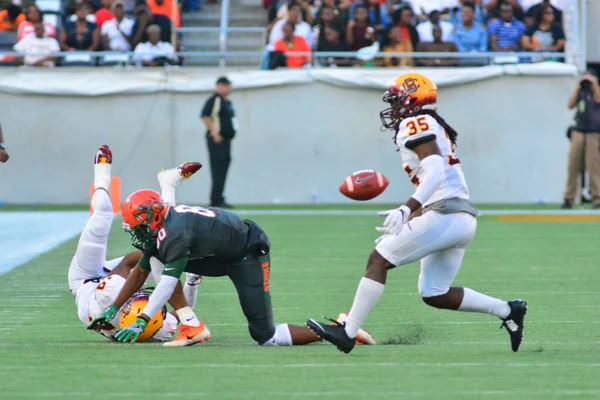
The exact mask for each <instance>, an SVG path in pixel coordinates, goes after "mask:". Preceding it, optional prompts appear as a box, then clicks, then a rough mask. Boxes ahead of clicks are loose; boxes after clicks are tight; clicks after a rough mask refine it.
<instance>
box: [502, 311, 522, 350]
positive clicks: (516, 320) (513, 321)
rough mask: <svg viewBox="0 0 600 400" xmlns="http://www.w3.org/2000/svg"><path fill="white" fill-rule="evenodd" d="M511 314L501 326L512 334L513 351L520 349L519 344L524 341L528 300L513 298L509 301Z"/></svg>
mask: <svg viewBox="0 0 600 400" xmlns="http://www.w3.org/2000/svg"><path fill="white" fill-rule="evenodd" d="M508 305H509V306H510V314H509V315H508V317H506V318H505V319H503V320H502V325H500V328H502V327H504V328H506V330H507V331H508V334H509V335H510V345H511V347H512V351H514V352H516V351H519V346H521V342H522V341H523V328H524V326H523V322H524V320H525V314H527V302H526V301H525V300H511V301H509V302H508Z"/></svg>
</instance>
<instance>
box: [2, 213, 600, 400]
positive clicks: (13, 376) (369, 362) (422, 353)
mask: <svg viewBox="0 0 600 400" xmlns="http://www.w3.org/2000/svg"><path fill="white" fill-rule="evenodd" d="M253 219H254V220H255V221H257V222H258V223H259V224H260V225H261V226H262V227H263V228H264V229H265V230H266V231H267V233H268V234H269V235H270V237H271V239H272V242H273V251H272V261H273V263H272V276H271V290H272V292H273V304H274V310H275V319H276V322H290V323H302V322H303V321H304V320H305V319H307V318H309V317H317V318H321V317H322V316H324V315H325V316H332V317H335V316H336V315H337V314H338V313H339V312H340V311H346V310H347V309H348V308H349V307H350V304H351V302H352V299H353V295H354V291H355V289H356V285H357V283H358V280H359V278H360V276H361V274H362V272H363V269H364V265H365V261H366V258H367V255H368V254H369V252H370V251H371V250H372V248H373V239H374V238H375V237H376V236H377V232H375V230H374V226H375V225H376V224H377V223H378V222H379V220H378V217H376V216H373V217H371V216H253ZM119 225H120V223H119V222H118V221H116V222H115V224H114V225H113V233H112V236H111V240H110V244H109V257H116V256H119V255H122V254H124V253H125V252H128V251H130V250H131V246H130V245H129V241H128V236H126V235H125V234H124V233H123V232H122V231H121V229H120V226H119ZM32 240H35V238H32ZM598 243H600V230H599V229H598V223H597V222H500V221H497V220H496V219H495V218H493V217H484V218H481V219H480V221H479V227H478V233H477V235H476V238H475V241H474V242H473V244H472V245H471V247H470V249H469V251H468V252H467V255H466V258H465V261H464V264H463V267H462V269H461V272H460V274H459V276H458V278H457V280H456V284H458V285H465V286H469V287H471V288H474V289H477V290H480V291H483V292H486V293H488V294H490V295H494V296H498V297H502V298H504V299H512V298H524V299H526V300H527V301H528V302H529V313H528V315H527V319H526V331H525V332H526V333H525V343H524V344H523V346H522V348H521V351H520V352H519V353H513V352H512V351H511V350H510V344H509V340H508V335H507V333H506V332H505V330H504V329H500V321H499V320H498V319H496V318H494V317H491V316H488V315H481V314H468V313H458V312H450V311H440V310H435V309H431V308H428V307H427V306H425V305H424V304H423V303H422V302H421V300H420V298H419V296H418V295H417V294H416V291H417V289H416V285H417V276H418V265H417V264H412V265H409V266H406V267H402V268H401V269H398V270H396V271H393V272H392V273H391V275H390V278H389V279H388V285H387V288H386V292H385V293H384V295H383V297H382V300H381V301H380V303H379V304H378V306H377V308H376V309H375V311H374V312H373V313H372V314H371V316H370V317H369V318H368V320H367V322H366V326H365V327H366V328H367V329H368V330H370V331H371V332H372V333H373V334H374V335H375V337H376V338H377V339H378V340H379V341H380V343H385V342H392V343H396V344H389V345H378V346H372V347H366V346H364V347H358V348H356V349H355V351H354V352H352V353H351V354H350V355H344V354H342V353H340V352H338V351H337V350H336V349H335V348H334V347H333V346H330V345H328V344H315V345H309V346H305V347H296V348H291V347H289V348H261V347H258V346H256V345H255V344H254V343H253V342H252V340H251V338H250V336H249V334H248V332H247V328H246V326H245V319H244V317H243V315H242V312H241V310H240V307H239V304H238V302H237V297H236V293H235V291H234V288H233V285H232V284H231V283H230V282H229V280H228V279H227V278H207V279H205V281H204V283H203V284H202V286H201V288H200V296H199V300H198V305H197V306H196V311H197V313H198V314H199V316H201V317H202V318H203V319H204V320H205V322H206V323H207V325H208V326H209V328H210V329H211V331H212V334H213V339H212V340H211V341H210V342H208V343H206V344H203V345H198V346H194V347H190V348H182V349H167V348H163V347H162V346H161V345H159V344H136V345H121V344H114V343H109V342H108V341H106V340H105V339H104V338H103V337H101V336H99V335H97V334H95V333H92V332H90V331H86V330H85V328H84V327H83V326H82V325H81V323H80V322H79V320H78V318H77V315H76V310H75V304H74V300H73V298H72V296H71V294H70V292H69V290H68V287H67V269H68V266H69V262H70V258H71V256H72V254H73V252H74V250H75V246H76V240H71V241H69V242H67V243H65V244H64V245H62V246H60V247H59V248H57V249H55V250H53V251H51V252H49V253H46V254H44V255H42V256H40V257H38V258H36V259H34V260H33V261H31V262H29V263H27V264H26V265H23V266H21V267H18V268H16V269H14V270H13V271H11V272H9V273H7V274H4V275H0V304H2V306H3V307H2V309H0V322H1V324H0V399H103V400H106V399H111V398H127V399H138V398H139V399H144V400H148V399H193V398H206V399H287V398H292V399H294V398H320V397H322V398H325V399H353V400H355V399H365V400H369V399H432V400H439V399H456V400H463V399H507V398H510V399H519V400H522V399H544V400H547V399H598V398H600V380H599V379H598V377H599V376H600V292H599V290H598V283H599V279H598V276H600V274H599V272H598V271H599V270H598V268H600V250H599V247H598Z"/></svg>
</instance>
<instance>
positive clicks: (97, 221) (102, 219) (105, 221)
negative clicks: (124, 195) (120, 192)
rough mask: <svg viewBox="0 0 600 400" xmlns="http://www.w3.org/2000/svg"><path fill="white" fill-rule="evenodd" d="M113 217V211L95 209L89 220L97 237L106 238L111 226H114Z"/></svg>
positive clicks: (92, 232)
mask: <svg viewBox="0 0 600 400" xmlns="http://www.w3.org/2000/svg"><path fill="white" fill-rule="evenodd" d="M113 218H114V215H113V213H112V211H111V212H106V211H94V214H92V216H91V217H90V220H89V221H88V228H89V231H90V233H91V234H92V235H94V236H95V237H96V238H97V239H103V238H106V237H107V236H108V234H109V233H110V227H111V226H112V221H113ZM92 240H93V239H92Z"/></svg>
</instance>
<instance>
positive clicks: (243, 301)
mask: <svg viewBox="0 0 600 400" xmlns="http://www.w3.org/2000/svg"><path fill="white" fill-rule="evenodd" d="M246 222H247V223H248V224H249V225H250V231H251V233H250V237H252V236H254V237H260V236H263V237H264V239H263V240H262V241H263V242H264V243H268V239H267V238H266V234H265V233H264V232H263V231H262V229H261V228H260V227H259V226H258V225H257V224H255V223H253V222H250V221H246ZM226 268H227V275H228V276H229V278H230V279H231V281H232V282H233V284H234V285H235V288H236V291H237V293H238V297H239V301H240V305H241V307H242V310H243V312H244V315H245V316H246V319H247V320H248V329H249V331H250V336H251V337H252V339H254V340H255V341H256V342H257V343H258V344H259V345H262V346H292V345H304V344H309V343H313V342H317V341H320V340H321V339H320V338H319V337H318V336H317V335H316V334H315V333H314V332H312V331H311V330H310V329H309V328H308V327H306V326H299V325H292V324H280V325H275V324H274V322H273V307H272V304H271V291H270V289H271V288H270V282H269V278H270V274H271V260H270V256H269V254H268V250H267V248H264V250H263V251H262V252H261V251H252V252H249V253H247V254H246V255H244V257H242V258H241V259H240V260H238V261H236V262H234V263H231V264H229V265H228V266H227V267H226ZM344 318H345V314H340V317H338V319H339V320H340V321H343V320H344ZM355 338H356V339H355V341H357V342H358V343H363V344H376V342H375V339H374V338H373V337H372V336H371V335H370V334H369V333H368V332H366V331H364V330H362V329H359V330H358V331H357V334H356V335H355Z"/></svg>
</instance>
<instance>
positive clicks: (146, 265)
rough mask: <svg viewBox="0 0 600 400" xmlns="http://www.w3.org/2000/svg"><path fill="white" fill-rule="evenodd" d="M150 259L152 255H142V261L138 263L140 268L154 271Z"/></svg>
mask: <svg viewBox="0 0 600 400" xmlns="http://www.w3.org/2000/svg"><path fill="white" fill-rule="evenodd" d="M150 257H151V255H150V254H148V253H143V254H142V256H141V257H140V259H139V261H138V265H139V266H140V268H141V269H143V270H145V271H151V270H152V268H151V267H150Z"/></svg>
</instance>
